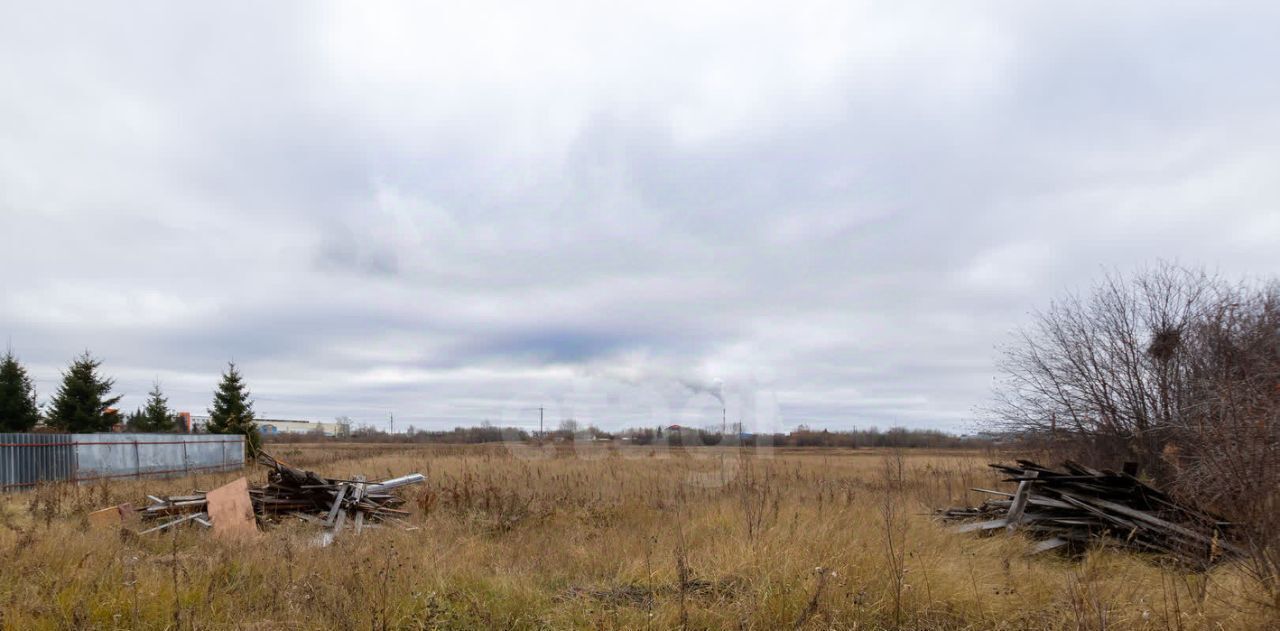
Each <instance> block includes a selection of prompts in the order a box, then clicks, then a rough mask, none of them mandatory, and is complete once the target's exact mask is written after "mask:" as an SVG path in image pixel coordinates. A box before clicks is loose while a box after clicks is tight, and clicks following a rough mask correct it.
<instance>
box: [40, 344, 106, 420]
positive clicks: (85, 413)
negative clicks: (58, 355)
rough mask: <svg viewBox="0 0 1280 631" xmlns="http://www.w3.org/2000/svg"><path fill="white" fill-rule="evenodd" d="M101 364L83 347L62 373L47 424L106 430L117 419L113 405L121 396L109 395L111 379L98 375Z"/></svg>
mask: <svg viewBox="0 0 1280 631" xmlns="http://www.w3.org/2000/svg"><path fill="white" fill-rule="evenodd" d="M101 365H102V362H101V361H98V360H96V359H94V358H93V356H92V355H90V354H89V351H85V352H84V354H83V355H81V356H80V357H77V358H76V359H75V361H73V362H71V366H70V367H68V368H67V370H66V372H64V373H62V385H61V386H59V387H58V392H57V393H56V394H54V396H53V402H52V404H51V405H50V410H49V426H50V427H53V428H55V429H60V430H62V431H65V432H85V433H90V432H109V431H111V426H112V425H115V424H116V422H118V421H119V420H120V418H119V415H118V414H116V413H115V410H114V409H112V406H114V405H115V404H116V403H118V402H119V401H120V397H118V396H116V397H112V396H109V395H110V394H111V387H112V386H114V385H115V380H114V379H106V378H103V377H100V376H99V375H98V368H99V367H100V366H101Z"/></svg>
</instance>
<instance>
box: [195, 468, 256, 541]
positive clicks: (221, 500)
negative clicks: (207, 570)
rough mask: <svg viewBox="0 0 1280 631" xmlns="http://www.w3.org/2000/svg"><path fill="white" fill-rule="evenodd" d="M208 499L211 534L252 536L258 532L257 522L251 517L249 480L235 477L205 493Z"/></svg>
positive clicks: (251, 505)
mask: <svg viewBox="0 0 1280 631" xmlns="http://www.w3.org/2000/svg"><path fill="white" fill-rule="evenodd" d="M205 498H206V499H208V501H209V505H208V513H209V521H210V522H212V523H213V536H215V537H220V538H231V539H235V538H244V537H253V536H254V535H256V534H257V533H258V523H257V521H256V520H254V517H253V502H252V501H251V500H250V499H249V481H248V480H246V479H245V478H237V479H236V480H235V481H234V482H231V483H229V484H225V485H223V486H220V487H218V488H216V489H214V490H212V491H209V492H208V493H206V494H205Z"/></svg>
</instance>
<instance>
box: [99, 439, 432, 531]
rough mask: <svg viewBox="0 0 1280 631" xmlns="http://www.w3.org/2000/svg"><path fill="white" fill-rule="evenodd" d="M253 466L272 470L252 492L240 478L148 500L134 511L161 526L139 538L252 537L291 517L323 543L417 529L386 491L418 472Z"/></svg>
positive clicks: (413, 479)
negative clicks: (335, 472) (348, 534)
mask: <svg viewBox="0 0 1280 631" xmlns="http://www.w3.org/2000/svg"><path fill="white" fill-rule="evenodd" d="M258 463H259V464H261V465H263V466H265V467H268V468H270V469H271V471H270V472H269V473H268V474H267V483H266V484H265V485H263V486H258V487H252V488H251V487H249V486H248V483H247V482H246V481H245V479H244V478H240V479H238V480H236V481H234V482H232V483H231V484H228V485H226V486H223V487H220V488H218V489H214V490H212V491H209V492H207V493H204V492H197V493H193V494H190V495H175V496H170V497H156V496H154V495H148V496H147V499H148V500H149V501H150V502H151V503H150V505H148V506H146V507H143V508H140V509H138V510H137V511H136V512H137V514H138V516H139V517H141V519H142V520H143V521H144V522H160V523H158V524H157V525H155V526H153V527H151V528H147V529H145V530H142V531H141V532H139V534H147V533H151V532H157V531H160V530H165V529H167V528H172V527H174V526H178V525H182V524H198V525H200V526H203V527H205V528H211V529H213V530H214V532H215V534H218V533H219V532H220V531H223V530H226V531H229V532H250V531H252V532H256V531H257V525H258V524H267V523H269V522H271V521H273V520H279V519H280V518H281V517H296V518H298V519H301V520H303V521H307V522H310V523H313V524H317V525H320V526H323V527H325V528H326V529H327V533H326V534H327V535H328V536H327V537H326V539H325V543H328V541H331V540H332V536H333V535H336V534H337V533H339V532H341V531H342V529H343V528H344V527H350V528H351V529H352V530H353V531H354V532H355V533H356V534H359V533H360V532H361V531H362V530H364V529H365V528H377V527H380V526H381V525H382V524H387V525H396V526H399V527H402V528H405V529H408V530H416V527H415V526H411V525H409V524H408V522H406V521H405V520H404V518H405V517H407V516H408V515H409V511H406V510H401V509H399V508H397V507H398V506H400V505H402V504H404V503H405V500H404V499H403V498H401V497H398V496H396V495H394V494H392V493H391V491H392V490H393V489H396V488H399V487H402V486H407V485H410V484H418V483H420V482H424V481H425V480H426V477H425V476H423V475H422V474H421V473H413V474H410V475H406V476H402V477H399V478H392V479H390V480H382V481H367V480H365V479H364V477H363V476H355V477H354V479H351V480H341V479H331V478H325V477H321V476H320V475H318V474H316V473H315V472H312V471H303V470H301V469H296V468H294V467H291V466H289V465H287V464H285V463H283V462H281V461H279V460H277V459H275V458H273V457H271V456H270V455H267V454H265V453H264V454H261V455H259V456H258ZM127 506H128V505H122V506H120V507H114V508H110V509H104V511H112V510H115V511H118V512H119V513H121V514H122V515H124V514H125V513H126V512H127V511H129V510H132V509H131V507H130V508H126V507H127ZM104 511H99V513H103V512H104ZM92 517H93V516H92V515H91V518H92ZM126 518H127V516H126Z"/></svg>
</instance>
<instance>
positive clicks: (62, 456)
mask: <svg viewBox="0 0 1280 631" xmlns="http://www.w3.org/2000/svg"><path fill="white" fill-rule="evenodd" d="M75 458H76V453H75V447H74V445H73V443H72V437H71V434H0V490H4V491H12V490H21V489H28V488H31V487H33V486H35V485H36V484H38V483H40V482H45V481H53V480H67V479H70V478H71V477H72V476H73V475H74V473H75Z"/></svg>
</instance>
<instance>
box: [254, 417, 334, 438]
mask: <svg viewBox="0 0 1280 631" xmlns="http://www.w3.org/2000/svg"><path fill="white" fill-rule="evenodd" d="M253 424H254V425H257V426H258V431H259V432H261V433H262V434H263V435H264V436H266V435H270V434H314V433H319V434H323V435H325V436H346V435H348V434H350V433H351V426H350V425H348V424H346V423H324V422H320V421H298V420H286V419H271V418H260V419H255V420H254V421H253Z"/></svg>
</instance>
